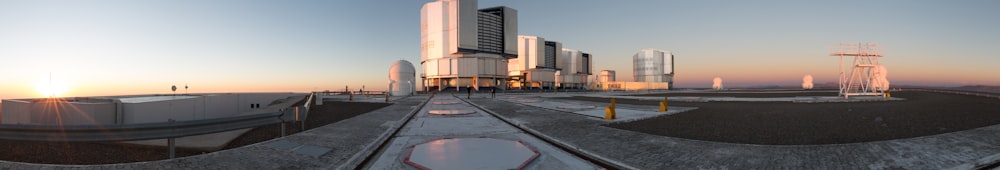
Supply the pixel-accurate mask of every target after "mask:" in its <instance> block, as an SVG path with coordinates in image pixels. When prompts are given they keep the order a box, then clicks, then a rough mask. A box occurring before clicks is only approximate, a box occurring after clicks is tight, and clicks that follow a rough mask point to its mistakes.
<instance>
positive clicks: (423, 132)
mask: <svg viewBox="0 0 1000 170" xmlns="http://www.w3.org/2000/svg"><path fill="white" fill-rule="evenodd" d="M418 167H419V168H420V169H522V168H524V169H598V167H596V166H594V165H591V164H590V163H588V162H587V161H584V160H581V159H579V158H576V157H575V156H572V155H570V154H569V153H565V152H563V151H561V150H559V149H557V148H555V147H553V146H550V145H548V144H546V143H544V142H542V141H540V140H539V139H536V138H534V137H532V136H530V135H528V134H525V133H524V132H521V131H520V130H518V129H517V128H515V127H513V126H510V125H507V124H505V123H504V122H502V121H501V120H499V119H496V118H495V117H493V116H490V115H489V114H488V113H483V112H481V111H478V109H476V108H475V107H472V106H470V105H468V104H465V103H464V102H461V101H460V99H456V98H455V97H453V96H450V95H437V96H435V97H434V99H432V100H431V102H430V103H429V104H428V105H427V106H425V107H424V109H422V110H421V111H419V112H417V115H415V117H414V119H413V120H412V121H411V122H410V123H408V124H406V126H404V127H403V128H402V129H401V131H400V133H399V134H397V135H396V136H395V137H394V138H393V139H392V141H390V144H389V146H388V147H387V148H386V149H385V150H384V151H383V152H381V153H379V154H378V156H377V159H376V160H375V161H374V163H372V164H371V165H370V166H368V167H365V169H417V168H418Z"/></svg>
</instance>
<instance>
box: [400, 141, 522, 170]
mask: <svg viewBox="0 0 1000 170" xmlns="http://www.w3.org/2000/svg"><path fill="white" fill-rule="evenodd" d="M538 155H539V154H538V151H535V150H534V149H533V148H531V147H530V146H528V145H525V144H524V143H522V142H521V141H512V140H506V139H494V138H453V139H438V140H433V141H430V142H427V143H422V144H417V145H413V146H412V147H411V148H410V153H409V154H408V155H406V160H405V161H404V162H405V163H406V164H409V165H410V166H414V167H416V168H418V169H522V168H524V167H525V166H527V165H528V164H529V163H531V161H533V160H534V159H535V158H537V157H538Z"/></svg>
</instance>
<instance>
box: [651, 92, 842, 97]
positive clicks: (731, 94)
mask: <svg viewBox="0 0 1000 170" xmlns="http://www.w3.org/2000/svg"><path fill="white" fill-rule="evenodd" d="M837 94H839V93H838V92H837V91H832V92H830V91H803V92H799V93H790V92H780V93H766V92H752V93H742V92H733V91H719V92H682V93H654V94H637V95H631V96H669V97H678V96H691V97H695V96H697V97H798V96H837Z"/></svg>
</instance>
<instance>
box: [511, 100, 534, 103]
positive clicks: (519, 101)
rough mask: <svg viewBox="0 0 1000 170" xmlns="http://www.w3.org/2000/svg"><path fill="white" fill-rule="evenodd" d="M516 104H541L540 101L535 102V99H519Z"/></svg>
mask: <svg viewBox="0 0 1000 170" xmlns="http://www.w3.org/2000/svg"><path fill="white" fill-rule="evenodd" d="M516 102H518V103H536V102H539V100H535V99H517V100H516Z"/></svg>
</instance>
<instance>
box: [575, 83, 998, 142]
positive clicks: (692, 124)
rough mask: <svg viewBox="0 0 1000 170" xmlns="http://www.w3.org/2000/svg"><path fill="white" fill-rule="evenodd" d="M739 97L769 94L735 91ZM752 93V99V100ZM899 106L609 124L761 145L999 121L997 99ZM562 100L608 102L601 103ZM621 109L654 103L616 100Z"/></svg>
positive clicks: (711, 107)
mask: <svg viewBox="0 0 1000 170" xmlns="http://www.w3.org/2000/svg"><path fill="white" fill-rule="evenodd" d="M742 95H744V96H746V97H759V96H769V95H770V94H752V93H747V94H742ZM755 95H758V96H755ZM892 95H893V97H901V98H906V99H907V100H905V101H887V102H863V103H857V102H855V103H791V102H707V103H699V102H670V105H671V106H692V107H699V109H697V110H694V111H689V112H684V113H679V114H675V115H667V116H661V117H656V118H651V119H647V120H640V121H635V122H630V123H619V124H610V125H608V126H609V127H613V128H619V129H625V130H632V131H638V132H643V133H649V134H654V135H663V136H671V137H678V138H687V139H695V140H706V141H720V142H730V143H747V144H766V145H813V144H837V143H854V142H869V141H880V140H890V139H901V138H911V137H919V136H927V135H934V134H942V133H948V132H955V131H962V130H968V129H973V128H979V127H985V126H990V125H996V124H1000V100H998V99H996V98H986V97H977V96H967V95H957V94H945V93H934V92H915V91H905V92H894V93H892ZM567 99H574V100H586V101H597V102H607V99H603V98H591V97H572V98H567ZM617 101H618V102H619V103H623V104H638V105H657V104H658V103H657V102H656V101H638V100H628V99H618V100H617Z"/></svg>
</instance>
